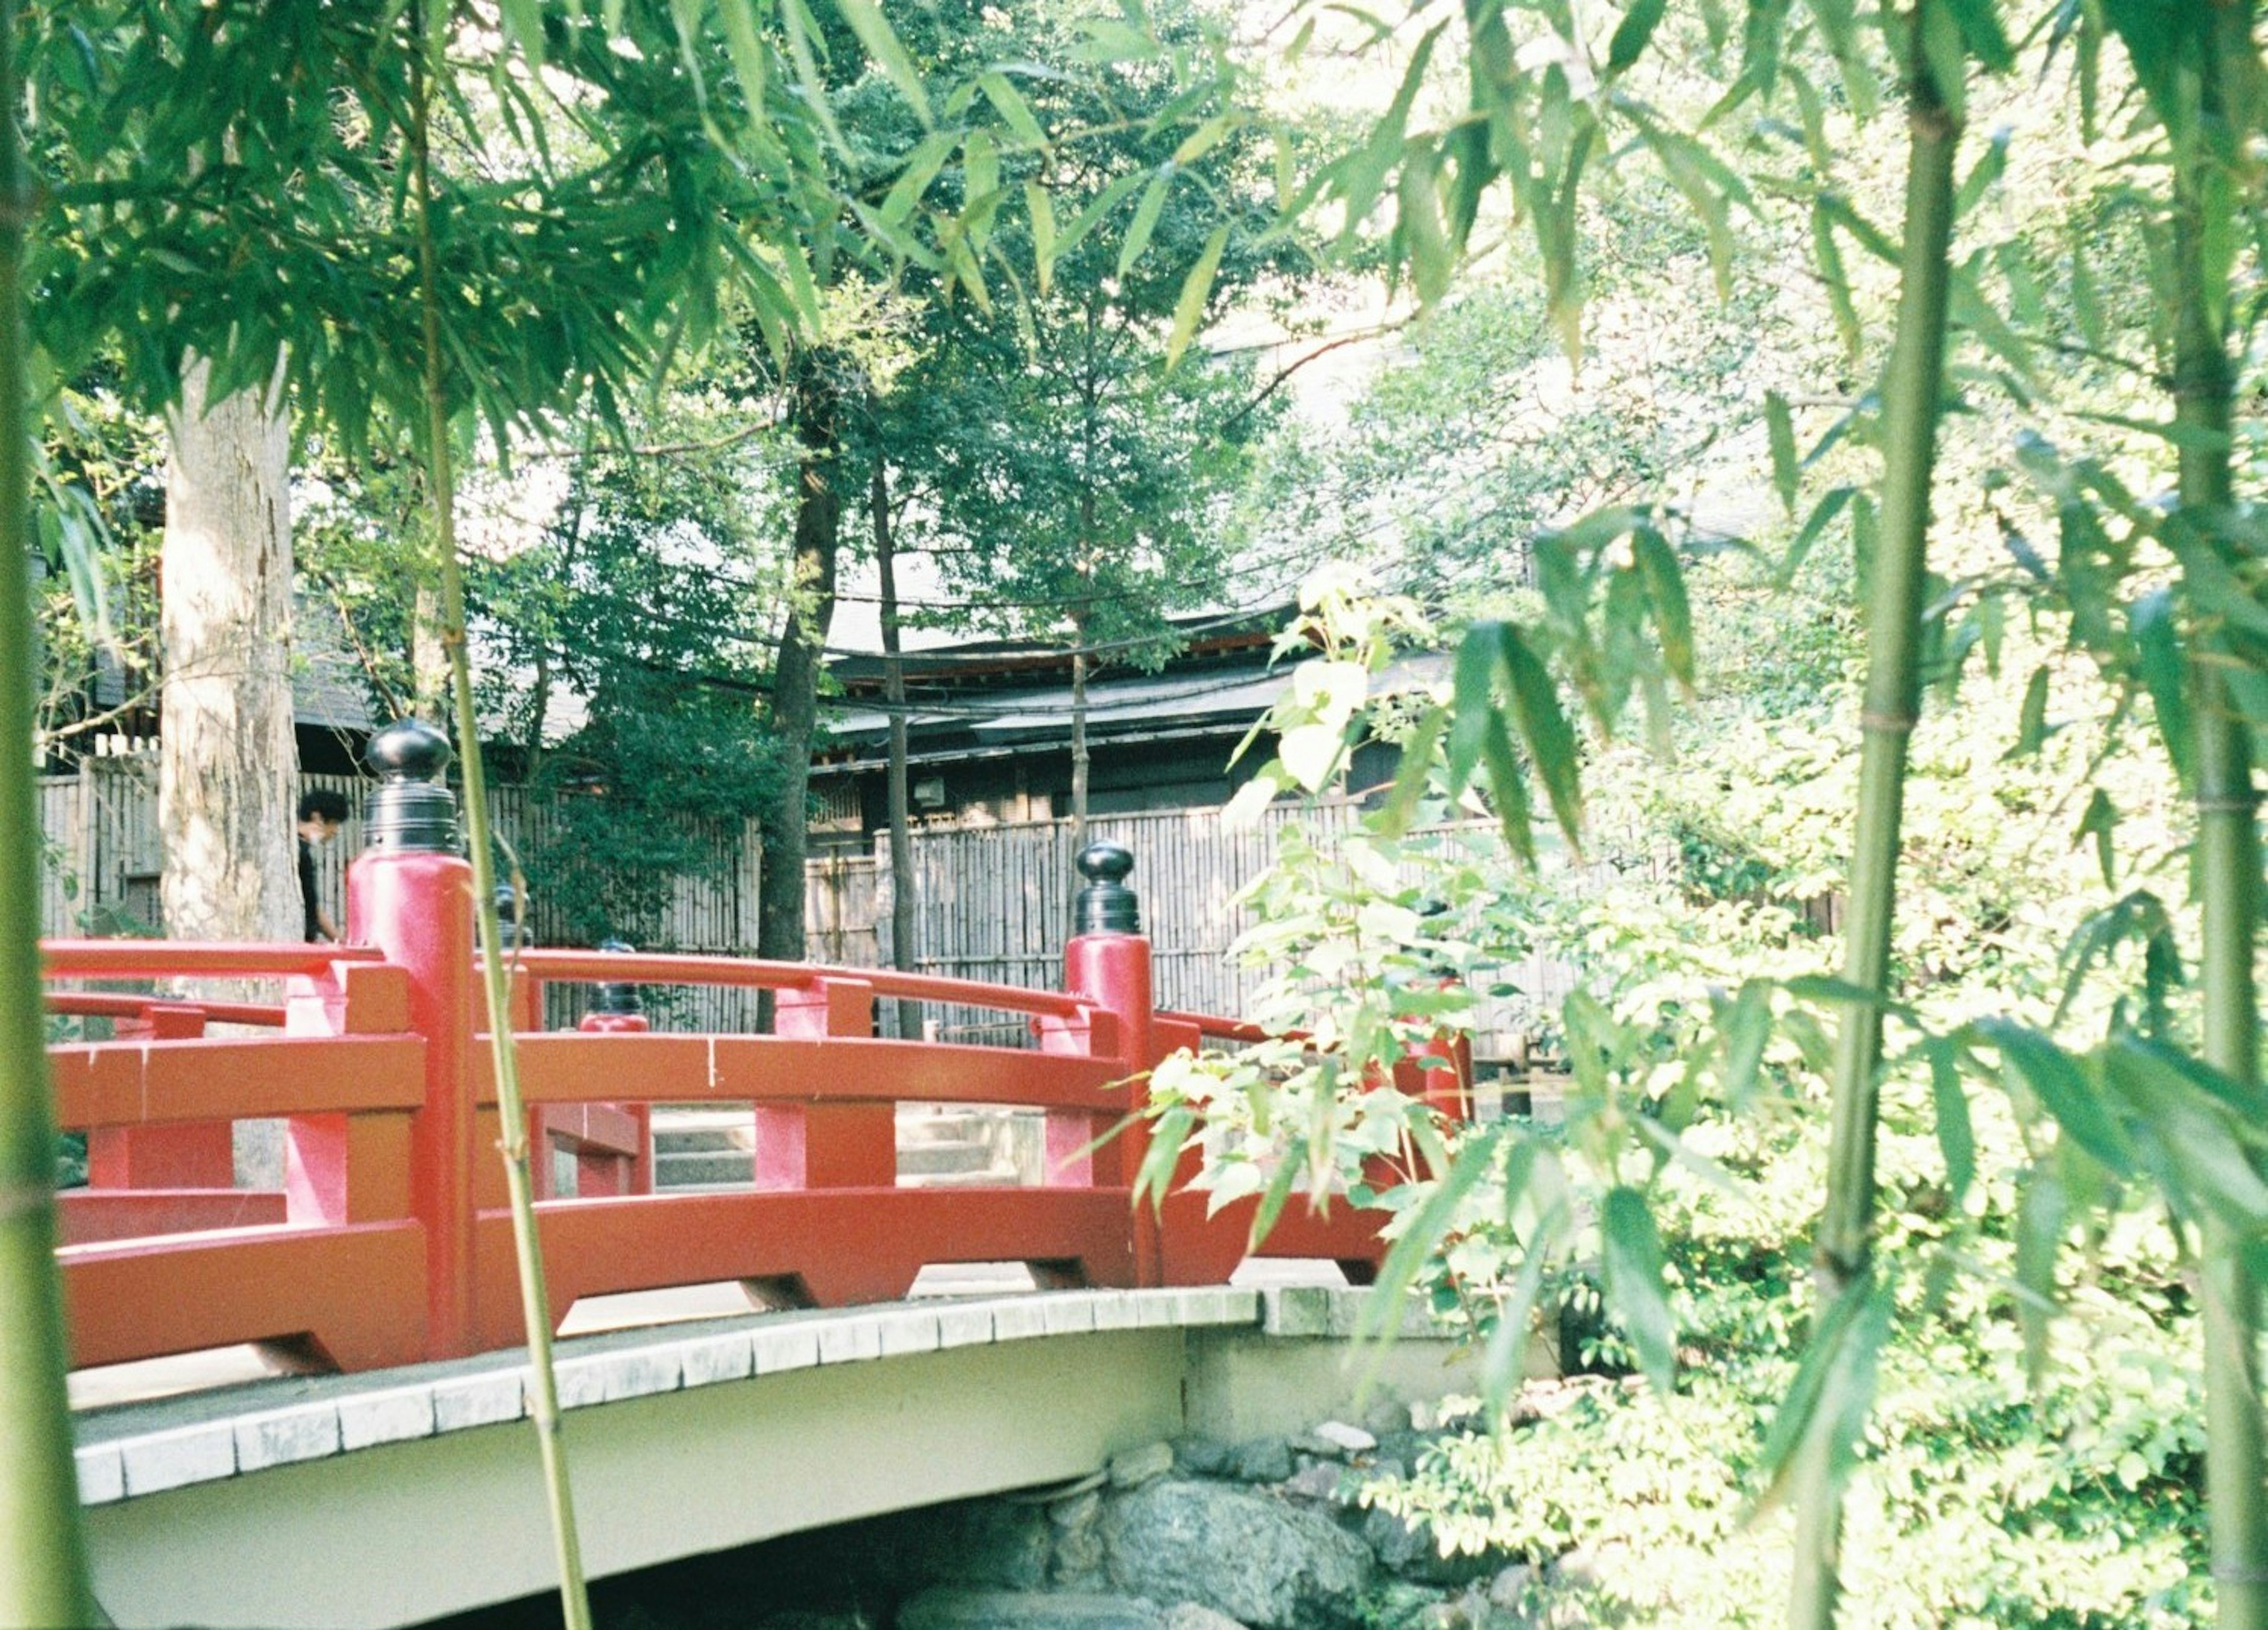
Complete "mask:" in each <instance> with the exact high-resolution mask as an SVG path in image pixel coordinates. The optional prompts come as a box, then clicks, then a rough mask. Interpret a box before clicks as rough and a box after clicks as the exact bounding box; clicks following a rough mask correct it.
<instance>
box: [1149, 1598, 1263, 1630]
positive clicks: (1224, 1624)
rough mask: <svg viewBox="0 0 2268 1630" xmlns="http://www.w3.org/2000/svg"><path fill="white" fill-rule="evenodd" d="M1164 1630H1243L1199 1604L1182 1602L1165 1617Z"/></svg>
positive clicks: (1231, 1620)
mask: <svg viewBox="0 0 2268 1630" xmlns="http://www.w3.org/2000/svg"><path fill="white" fill-rule="evenodd" d="M1166 1630H1244V1626H1242V1625H1241V1624H1238V1623H1237V1622H1236V1620H1234V1619H1231V1618H1230V1617H1228V1615H1227V1614H1226V1613H1216V1612H1213V1611H1212V1609H1211V1608H1210V1607H1207V1606H1205V1605H1204V1604H1203V1603H1201V1602H1184V1603H1182V1604H1181V1605H1180V1606H1179V1607H1177V1608H1175V1609H1174V1611H1173V1612H1170V1613H1167V1615H1166Z"/></svg>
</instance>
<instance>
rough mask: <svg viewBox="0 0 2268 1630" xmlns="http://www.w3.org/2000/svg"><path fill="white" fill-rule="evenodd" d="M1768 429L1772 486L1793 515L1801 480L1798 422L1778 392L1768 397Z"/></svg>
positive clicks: (1766, 410)
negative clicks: (1796, 435)
mask: <svg viewBox="0 0 2268 1630" xmlns="http://www.w3.org/2000/svg"><path fill="white" fill-rule="evenodd" d="M1764 429H1765V431H1766V432H1767V433H1768V434H1769V435H1770V437H1771V466H1772V486H1773V489H1774V490H1777V491H1778V494H1779V503H1780V507H1781V508H1782V509H1784V510H1786V512H1787V513H1789V514H1791V515H1793V514H1794V513H1795V490H1796V480H1797V476H1796V460H1795V421H1794V419H1793V417H1791V416H1790V415H1789V413H1788V409H1787V398H1786V397H1785V396H1783V395H1780V394H1779V393H1778V391H1776V390H1775V391H1766V392H1765V393H1764Z"/></svg>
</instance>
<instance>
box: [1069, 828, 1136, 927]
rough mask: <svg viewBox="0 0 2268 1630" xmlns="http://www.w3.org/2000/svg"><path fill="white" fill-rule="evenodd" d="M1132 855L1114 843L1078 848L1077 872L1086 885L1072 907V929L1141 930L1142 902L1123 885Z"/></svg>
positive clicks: (1131, 866) (1132, 867)
mask: <svg viewBox="0 0 2268 1630" xmlns="http://www.w3.org/2000/svg"><path fill="white" fill-rule="evenodd" d="M1133 869H1134V856H1133V855H1132V853H1131V852H1129V851H1127V850H1125V849H1123V848H1121V847H1120V846H1119V845H1116V844H1089V845H1087V846H1086V848H1084V849H1082V850H1080V851H1079V875H1080V876H1081V877H1084V878H1085V879H1086V887H1085V888H1083V889H1080V890H1079V898H1078V900H1077V901H1076V902H1075V903H1074V904H1073V905H1072V908H1071V932H1072V933H1080V934H1089V933H1141V932H1142V902H1141V899H1140V897H1139V896H1137V895H1136V894H1135V892H1134V891H1133V890H1132V889H1129V888H1128V887H1127V886H1126V874H1128V873H1129V872H1131V871H1132V870H1133Z"/></svg>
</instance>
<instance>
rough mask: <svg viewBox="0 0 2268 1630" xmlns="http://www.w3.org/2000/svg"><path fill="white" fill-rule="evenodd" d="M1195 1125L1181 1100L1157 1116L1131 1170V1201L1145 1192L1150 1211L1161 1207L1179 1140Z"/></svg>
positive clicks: (1178, 1155)
mask: <svg viewBox="0 0 2268 1630" xmlns="http://www.w3.org/2000/svg"><path fill="white" fill-rule="evenodd" d="M1194 1125H1197V1116H1196V1114H1195V1112H1194V1111H1192V1110H1188V1109H1185V1108H1183V1107H1182V1105H1180V1104H1175V1105H1174V1106H1173V1107H1172V1108H1170V1109H1168V1110H1166V1112H1165V1113H1164V1114H1162V1115H1160V1116H1159V1117H1158V1121H1157V1125H1155V1126H1153V1127H1152V1128H1151V1131H1150V1147H1148V1148H1147V1149H1146V1150H1145V1151H1144V1152H1143V1154H1142V1165H1141V1169H1139V1170H1138V1171H1137V1172H1136V1173H1135V1174H1134V1192H1133V1195H1132V1197H1131V1198H1132V1199H1133V1202H1134V1204H1136V1205H1137V1206H1138V1205H1140V1204H1141V1203H1142V1199H1143V1197H1144V1196H1145V1195H1147V1196H1148V1197H1149V1200H1150V1208H1151V1210H1152V1212H1155V1211H1159V1210H1160V1209H1162V1208H1163V1207H1164V1206H1165V1203H1166V1192H1167V1190H1169V1189H1170V1188H1172V1187H1173V1186H1174V1171H1175V1168H1176V1167H1177V1166H1179V1165H1180V1163H1181V1158H1182V1142H1183V1140H1186V1139H1187V1138H1188V1137H1189V1129H1190V1128H1191V1127H1192V1126H1194ZM1294 1163H1295V1164H1296V1162H1294Z"/></svg>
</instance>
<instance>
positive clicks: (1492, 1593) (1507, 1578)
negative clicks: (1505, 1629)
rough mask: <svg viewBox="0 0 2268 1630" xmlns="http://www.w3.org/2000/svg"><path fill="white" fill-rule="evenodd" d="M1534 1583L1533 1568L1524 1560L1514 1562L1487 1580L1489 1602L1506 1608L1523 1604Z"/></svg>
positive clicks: (1493, 1605) (1494, 1605)
mask: <svg viewBox="0 0 2268 1630" xmlns="http://www.w3.org/2000/svg"><path fill="white" fill-rule="evenodd" d="M1534 1585H1535V1569H1534V1568H1532V1567H1529V1566H1528V1564H1527V1563H1525V1562H1514V1563H1513V1565H1512V1566H1511V1567H1507V1568H1505V1569H1503V1570H1502V1571H1501V1572H1499V1574H1498V1575H1497V1576H1496V1577H1495V1578H1494V1579H1492V1580H1491V1581H1489V1592H1488V1597H1489V1604H1490V1605H1491V1606H1492V1607H1501V1608H1506V1609H1512V1608H1517V1607H1521V1606H1523V1605H1525V1604H1526V1603H1527V1601H1528V1591H1529V1589H1531V1588H1532V1587H1533V1586H1534Z"/></svg>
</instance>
